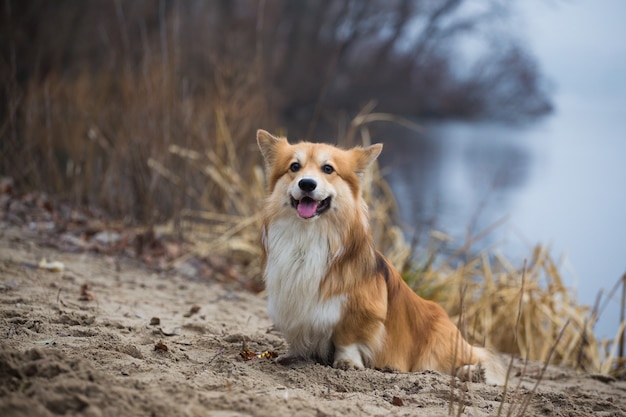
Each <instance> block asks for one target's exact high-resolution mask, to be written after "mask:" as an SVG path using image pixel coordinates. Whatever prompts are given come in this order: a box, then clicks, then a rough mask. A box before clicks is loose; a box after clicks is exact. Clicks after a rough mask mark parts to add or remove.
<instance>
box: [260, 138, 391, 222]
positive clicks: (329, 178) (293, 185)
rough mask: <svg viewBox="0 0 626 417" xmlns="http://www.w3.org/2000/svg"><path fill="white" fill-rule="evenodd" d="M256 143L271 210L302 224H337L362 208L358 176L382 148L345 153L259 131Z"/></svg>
mask: <svg viewBox="0 0 626 417" xmlns="http://www.w3.org/2000/svg"><path fill="white" fill-rule="evenodd" d="M257 143H258V144H259V148H260V149H261V153H262V154H263V158H264V159H265V169H266V173H267V182H268V186H269V192H270V198H269V202H268V203H269V205H270V206H271V207H270V209H271V210H272V211H273V212H274V213H275V214H278V213H280V215H293V216H298V217H300V218H301V219H305V220H309V219H317V218H321V217H325V216H332V217H334V218H339V219H340V218H341V216H350V215H351V214H350V212H354V210H358V209H359V208H361V206H363V203H362V197H361V180H362V177H363V174H364V172H365V170H366V169H367V168H368V167H369V166H370V165H371V164H372V162H374V160H376V158H377V157H378V155H379V154H380V152H381V150H382V145H381V144H376V145H372V146H369V147H367V148H361V147H356V148H352V149H348V150H345V149H340V148H337V147H335V146H331V145H327V144H321V143H311V142H300V143H297V144H293V145H292V144H290V143H289V142H288V141H287V139H285V138H277V137H274V136H272V135H271V134H269V133H268V132H266V131H264V130H259V131H258V132H257ZM287 211H290V212H291V213H285V212H287ZM337 216H339V217H337ZM344 218H345V217H344Z"/></svg>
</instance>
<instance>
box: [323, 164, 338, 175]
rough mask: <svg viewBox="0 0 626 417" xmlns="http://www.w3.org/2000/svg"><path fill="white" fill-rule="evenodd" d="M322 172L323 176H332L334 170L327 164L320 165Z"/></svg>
mask: <svg viewBox="0 0 626 417" xmlns="http://www.w3.org/2000/svg"><path fill="white" fill-rule="evenodd" d="M322 172H323V173H324V174H332V173H333V172H335V168H333V167H332V166H330V165H328V164H326V165H322Z"/></svg>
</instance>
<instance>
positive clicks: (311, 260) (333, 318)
mask: <svg viewBox="0 0 626 417" xmlns="http://www.w3.org/2000/svg"><path fill="white" fill-rule="evenodd" d="M318 220H319V219H318ZM316 223H318V222H317V221H314V222H303V221H302V219H299V218H297V217H296V216H290V217H284V218H279V219H277V220H275V221H274V222H272V223H270V224H269V225H268V231H267V253H268V258H267V266H266V269H265V280H266V290H267V295H268V311H269V314H270V317H271V318H272V321H273V322H274V324H275V325H276V326H277V327H278V328H279V329H280V330H281V331H282V332H283V333H284V335H285V337H286V339H287V341H288V342H289V344H290V347H291V351H292V352H294V353H296V354H299V355H302V356H313V355H319V356H320V357H327V356H328V355H329V353H330V349H331V347H332V340H331V338H332V332H333V329H334V327H335V325H336V324H337V322H338V321H339V319H340V316H341V310H342V305H343V303H344V301H345V299H346V297H345V296H337V297H333V298H331V299H328V300H325V301H321V300H320V291H319V288H320V284H321V282H322V279H323V278H324V276H325V275H326V273H327V271H328V268H329V266H330V262H331V259H332V254H331V253H330V243H329V236H328V229H327V228H325V227H320V226H321V225H320V224H316Z"/></svg>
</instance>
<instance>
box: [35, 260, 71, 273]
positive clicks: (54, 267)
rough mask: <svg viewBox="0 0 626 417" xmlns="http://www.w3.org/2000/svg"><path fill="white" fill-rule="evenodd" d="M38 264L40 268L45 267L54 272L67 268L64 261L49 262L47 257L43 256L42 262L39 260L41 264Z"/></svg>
mask: <svg viewBox="0 0 626 417" xmlns="http://www.w3.org/2000/svg"><path fill="white" fill-rule="evenodd" d="M37 266H38V267H39V268H40V269H45V270H46V271H52V272H63V271H64V270H65V265H64V264H63V262H58V261H54V262H48V260H47V259H46V258H43V259H42V260H41V262H39V265H37Z"/></svg>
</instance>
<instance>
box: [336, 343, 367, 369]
mask: <svg viewBox="0 0 626 417" xmlns="http://www.w3.org/2000/svg"><path fill="white" fill-rule="evenodd" d="M363 348H364V346H362V345H361V344H359V343H353V344H351V345H348V346H337V348H336V350H335V362H334V363H333V366H334V367H342V368H343V367H351V368H354V369H363V368H364V367H365V366H364V365H363V358H362V357H361V351H362V350H363Z"/></svg>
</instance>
